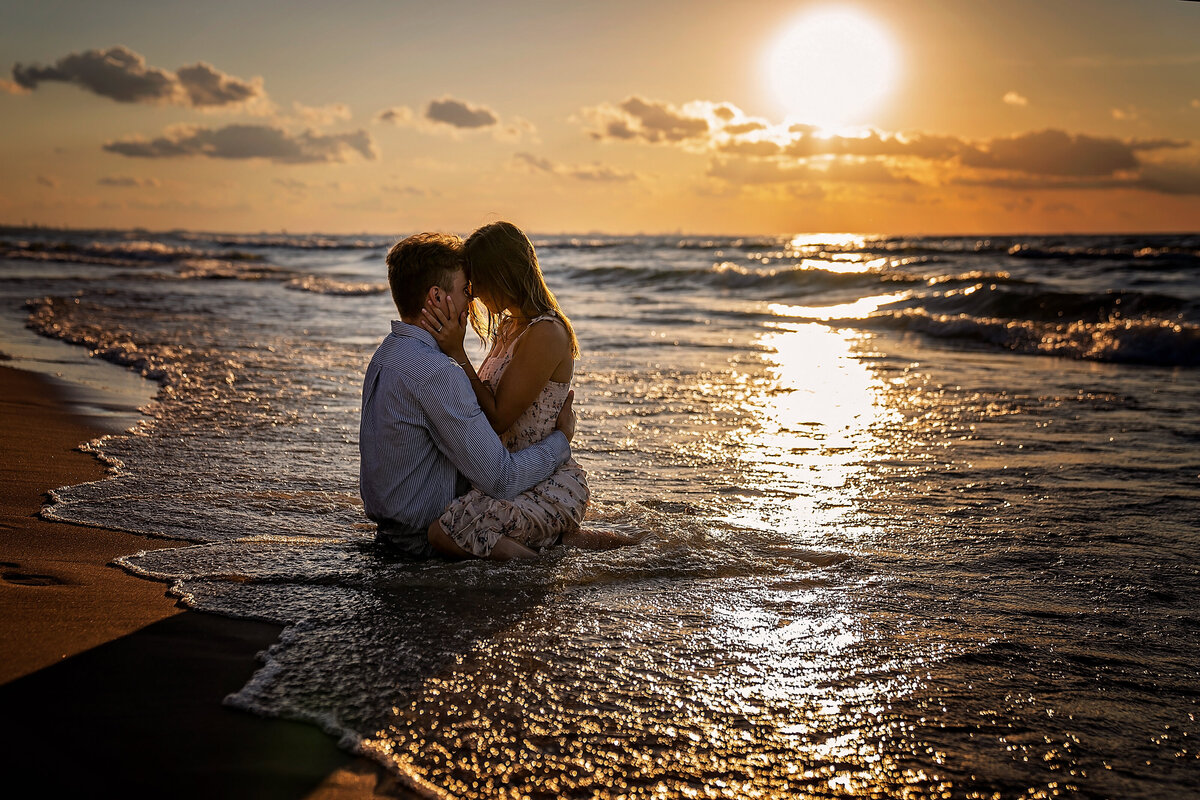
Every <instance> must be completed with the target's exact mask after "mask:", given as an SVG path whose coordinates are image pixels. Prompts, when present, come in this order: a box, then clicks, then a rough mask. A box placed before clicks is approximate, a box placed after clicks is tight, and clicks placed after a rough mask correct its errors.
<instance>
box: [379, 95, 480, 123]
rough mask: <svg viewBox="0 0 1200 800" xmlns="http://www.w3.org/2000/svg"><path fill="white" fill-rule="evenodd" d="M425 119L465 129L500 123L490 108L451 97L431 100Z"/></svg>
mask: <svg viewBox="0 0 1200 800" xmlns="http://www.w3.org/2000/svg"><path fill="white" fill-rule="evenodd" d="M384 113H386V112H384ZM425 119H427V120H429V121H430V122H440V123H442V124H445V125H450V126H453V127H455V128H467V129H474V128H486V127H488V126H491V125H495V124H496V123H497V122H499V121H500V117H498V116H496V113H495V112H494V111H492V110H491V109H490V108H486V107H484V106H473V105H471V104H470V103H466V102H463V101H462V100H455V99H454V98H453V97H443V98H441V99H440V100H431V101H430V103H429V107H428V108H427V109H425Z"/></svg>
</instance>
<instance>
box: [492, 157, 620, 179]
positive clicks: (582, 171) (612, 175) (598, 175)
mask: <svg viewBox="0 0 1200 800" xmlns="http://www.w3.org/2000/svg"><path fill="white" fill-rule="evenodd" d="M513 166H515V167H517V168H519V169H527V170H529V171H530V172H540V173H545V174H547V175H561V176H563V177H566V178H574V179H575V180H580V181H593V182H597V183H623V182H627V181H635V180H637V179H638V176H637V173H634V172H628V171H626V170H621V169H617V168H615V167H609V166H605V165H604V164H575V165H571V164H557V163H555V162H553V161H551V160H550V159H548V158H542V157H540V156H535V155H533V154H532V153H517V154H516V155H514V156H513Z"/></svg>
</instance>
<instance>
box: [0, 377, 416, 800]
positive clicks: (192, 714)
mask: <svg viewBox="0 0 1200 800" xmlns="http://www.w3.org/2000/svg"><path fill="white" fill-rule="evenodd" d="M104 433H105V431H103V430H101V429H100V428H98V427H96V426H95V421H93V420H89V419H87V418H84V417H81V416H78V415H77V414H75V413H74V412H73V411H72V410H71V408H70V407H69V406H68V404H67V402H66V400H65V398H64V393H63V391H62V389H61V387H59V386H57V385H56V384H55V383H54V382H52V381H50V380H47V379H45V378H42V377H41V376H38V375H34V374H32V373H29V372H24V371H21V370H16V369H11V368H8V367H5V366H0V653H3V658H0V710H2V713H3V717H4V721H5V724H4V725H3V732H2V733H0V769H2V770H3V772H2V774H4V775H5V776H6V781H5V783H6V784H7V785H8V786H9V787H13V786H16V785H24V786H27V787H30V788H31V789H32V790H33V792H34V793H37V794H40V795H48V796H60V795H63V794H66V793H67V792H76V791H78V792H88V793H96V792H100V791H102V790H107V791H109V792H113V793H119V794H121V795H124V796H132V797H140V796H150V795H154V796H161V795H170V796H173V797H175V798H186V797H206V798H210V797H225V798H242V797H244V798H251V797H254V798H276V797H277V798H300V797H314V798H367V797H407V796H411V795H409V794H408V793H406V792H405V791H404V790H403V789H402V788H401V787H399V786H398V785H396V784H395V782H394V781H393V780H392V779H390V778H389V777H387V776H386V775H384V773H383V772H382V770H381V769H379V768H378V767H377V766H376V765H375V764H374V763H372V762H369V761H367V760H365V759H361V758H354V757H352V756H350V755H348V754H346V753H345V752H343V751H341V750H339V749H338V748H337V747H336V745H335V743H334V742H333V740H332V739H331V738H330V737H328V736H326V735H325V734H323V733H322V732H320V731H318V730H317V729H316V728H313V727H311V726H309V725H304V724H300V723H295V722H289V721H284V720H268V719H262V718H259V717H255V716H253V715H250V714H246V713H244V712H241V711H236V710H233V709H230V708H226V707H224V706H222V705H221V700H222V698H223V697H224V696H225V695H226V694H228V693H230V692H233V691H236V690H237V689H239V688H240V687H241V686H242V684H243V683H244V682H245V681H246V680H247V679H248V678H249V677H250V675H251V673H252V672H253V671H254V669H255V668H256V667H257V665H258V662H257V660H256V658H255V656H256V654H257V653H258V652H259V651H261V650H264V649H265V648H267V647H268V646H270V645H271V643H272V642H274V641H275V640H276V639H277V638H278V636H279V632H280V628H279V626H277V625H270V624H266V623H259V622H250V621H244V620H233V619H227V618H224V617H219V616H215V615H211V614H203V613H199V612H195V611H190V610H185V609H182V608H180V607H179V606H177V605H176V604H175V601H174V599H172V598H170V597H168V596H167V595H166V593H165V587H164V586H163V584H160V583H154V582H151V581H146V580H142V579H140V578H135V577H133V576H131V575H128V574H126V573H125V572H123V571H121V570H120V569H117V568H115V567H112V566H109V562H110V561H111V560H112V559H113V558H115V557H117V556H120V555H125V554H129V553H133V552H137V551H138V550H145V549H154V548H159V547H176V546H179V543H177V542H173V541H170V540H162V539H149V538H145V537H141V536H134V535H131V534H126V533H121V532H117V531H110V530H104V529H100V528H91V527H84V526H78V525H68V524H62V523H55V522H47V521H45V520H41V519H39V518H38V516H37V514H38V511H39V509H40V508H41V506H42V504H43V503H44V502H45V500H46V492H47V491H48V490H50V489H51V488H54V487H58V486H65V485H71V484H76V483H82V482H85V481H92V480H99V479H101V478H102V477H103V476H104V467H103V465H102V464H101V463H100V462H99V461H97V460H96V459H95V458H93V457H92V456H91V455H88V454H86V453H83V452H80V451H78V450H77V447H78V445H79V444H80V443H82V442H86V441H88V440H90V439H93V438H96V437H98V436H101V435H103V434H104ZM21 776H25V777H24V779H22V778H21Z"/></svg>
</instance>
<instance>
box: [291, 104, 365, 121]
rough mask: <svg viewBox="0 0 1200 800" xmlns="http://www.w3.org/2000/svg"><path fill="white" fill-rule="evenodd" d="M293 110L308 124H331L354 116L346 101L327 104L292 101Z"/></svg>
mask: <svg viewBox="0 0 1200 800" xmlns="http://www.w3.org/2000/svg"><path fill="white" fill-rule="evenodd" d="M292 111H293V112H294V113H295V115H296V117H297V119H299V120H301V121H302V122H304V123H306V124H308V125H331V124H333V123H334V122H346V121H347V120H349V119H350V117H351V116H352V115H351V113H350V107H349V106H348V105H346V104H345V103H331V104H329V105H327V106H306V105H304V104H303V103H292Z"/></svg>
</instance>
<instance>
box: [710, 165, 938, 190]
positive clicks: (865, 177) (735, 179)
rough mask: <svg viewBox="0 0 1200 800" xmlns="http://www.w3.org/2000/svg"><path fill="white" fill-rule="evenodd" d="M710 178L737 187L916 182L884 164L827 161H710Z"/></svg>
mask: <svg viewBox="0 0 1200 800" xmlns="http://www.w3.org/2000/svg"><path fill="white" fill-rule="evenodd" d="M706 174H707V175H708V176H709V177H710V178H719V179H720V180H723V181H728V182H729V183H735V184H743V185H744V184H762V183H791V182H796V181H831V182H835V183H896V184H898V183H916V181H914V180H913V179H912V178H910V177H908V176H907V175H901V174H897V173H895V172H892V171H891V170H890V169H888V168H887V166H886V165H884V164H883V163H882V162H880V161H876V160H862V161H845V160H827V161H822V162H818V163H800V164H798V163H785V162H780V161H759V160H746V159H726V158H716V159H713V160H712V161H710V162H709V165H708V172H707V173H706Z"/></svg>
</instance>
